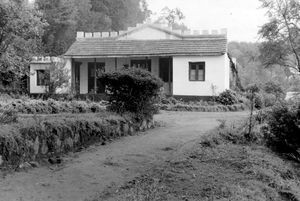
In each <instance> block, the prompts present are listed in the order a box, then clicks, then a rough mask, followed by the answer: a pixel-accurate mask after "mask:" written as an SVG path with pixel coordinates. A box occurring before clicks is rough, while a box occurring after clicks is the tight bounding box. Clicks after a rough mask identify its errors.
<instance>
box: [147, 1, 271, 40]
mask: <svg viewBox="0 0 300 201" xmlns="http://www.w3.org/2000/svg"><path fill="white" fill-rule="evenodd" d="M146 1H147V3H148V5H149V9H150V10H152V11H153V12H156V13H159V11H160V10H161V9H162V8H164V7H166V6H167V7H169V8H170V9H173V8H179V9H180V10H181V11H182V12H183V13H184V15H185V19H184V21H183V22H184V23H185V24H186V25H187V26H188V27H189V28H190V29H192V30H203V29H204V30H207V29H208V30H212V29H222V28H227V29H228V39H229V40H230V41H246V42H256V41H258V40H259V37H258V35H257V32H258V30H259V27H260V26H262V25H263V24H264V23H265V22H267V17H266V15H265V12H266V11H265V10H264V9H262V8H261V3H260V1H259V0H146Z"/></svg>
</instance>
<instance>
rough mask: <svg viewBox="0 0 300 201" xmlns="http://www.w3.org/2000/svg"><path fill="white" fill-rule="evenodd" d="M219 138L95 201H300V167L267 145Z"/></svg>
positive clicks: (212, 138)
mask: <svg viewBox="0 0 300 201" xmlns="http://www.w3.org/2000/svg"><path fill="white" fill-rule="evenodd" d="M236 129H238V128H236ZM216 132H219V130H214V131H212V133H209V135H210V136H208V137H207V138H206V139H205V138H204V139H200V140H199V142H197V143H195V145H194V146H193V148H192V149H190V150H189V151H187V152H185V153H174V154H173V157H172V158H170V159H169V160H168V161H166V162H165V163H164V164H163V165H160V166H157V167H155V168H153V169H152V170H151V171H149V172H148V173H146V174H144V175H142V176H140V177H138V178H136V179H135V180H133V181H130V182H129V183H127V184H126V185H124V186H122V187H121V188H119V189H118V190H117V191H116V190H113V191H108V192H104V193H103V194H101V195H100V196H99V197H98V198H96V199H94V200H93V201H100V200H120V201H121V200H128V201H129V200H130V201H144V200H147V201H158V200H170V201H171V200H172V201H177V200H178V201H179V200H186V201H196V200H204V201H206V200H207V201H210V200H220V201H221V200H233V201H244V200H245V201H246V200H247V201H248V200H249V201H250V200H261V201H265V200H274V201H276V200H278V201H282V200H300V180H299V176H300V169H299V167H300V164H297V163H294V162H292V161H288V160H286V159H284V158H282V157H280V156H278V155H276V154H275V153H274V152H272V151H271V150H270V149H268V148H266V147H265V146H263V145H259V144H256V143H240V142H239V141H237V142H235V143H232V142H229V141H228V140H224V139H221V138H219V139H216V138H215V137H211V135H213V136H217V134H216ZM203 142H205V143H203Z"/></svg>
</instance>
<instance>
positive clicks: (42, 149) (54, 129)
mask: <svg viewBox="0 0 300 201" xmlns="http://www.w3.org/2000/svg"><path fill="white" fill-rule="evenodd" d="M51 116H52V117H51ZM51 116H50V117H49V116H48V117H46V118H45V119H41V117H35V116H33V117H27V118H24V119H22V120H21V121H19V123H13V124H5V125H1V130H0V159H1V160H0V167H1V166H2V167H7V168H16V167H19V166H20V164H22V163H24V162H31V161H38V160H40V159H43V158H49V157H53V156H58V155H61V154H63V153H67V152H69V151H76V150H78V149H81V148H82V147H86V146H88V145H90V144H92V143H96V142H100V143H103V142H106V141H108V140H111V139H115V138H119V137H121V136H126V135H132V134H134V132H135V131H139V130H146V129H149V128H151V127H153V126H154V123H153V120H151V119H148V120H146V119H144V120H143V121H140V122H134V121H132V119H131V118H130V117H129V116H126V117H120V116H118V115H111V114H110V113H108V115H106V116H103V114H101V115H100V114H82V115H80V116H78V115H63V116H62V115H54V116H53V115H51Z"/></svg>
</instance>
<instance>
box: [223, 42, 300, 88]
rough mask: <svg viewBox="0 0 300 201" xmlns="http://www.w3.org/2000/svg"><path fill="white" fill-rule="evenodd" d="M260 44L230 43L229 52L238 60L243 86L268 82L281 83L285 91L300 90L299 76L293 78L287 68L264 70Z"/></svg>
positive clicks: (277, 67) (276, 67)
mask: <svg viewBox="0 0 300 201" xmlns="http://www.w3.org/2000/svg"><path fill="white" fill-rule="evenodd" d="M259 47H260V43H246V42H229V43H228V52H229V54H230V56H232V57H234V58H236V59H237V65H236V68H237V70H238V73H239V77H240V80H241V84H242V86H248V85H249V84H252V83H255V84H257V85H264V84H265V83H266V82H275V83H280V85H281V87H282V88H283V89H284V90H287V89H289V90H291V89H292V90H295V89H297V90H298V88H300V81H299V80H300V78H299V76H292V74H291V72H290V71H289V70H288V69H287V68H282V67H280V66H274V67H273V68H264V65H263V61H262V58H261V57H260V55H261V54H262V53H261V50H260V49H259Z"/></svg>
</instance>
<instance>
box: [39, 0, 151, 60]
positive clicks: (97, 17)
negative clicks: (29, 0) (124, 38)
mask: <svg viewBox="0 0 300 201" xmlns="http://www.w3.org/2000/svg"><path fill="white" fill-rule="evenodd" d="M36 5H37V9H38V10H39V11H41V12H42V13H43V18H44V19H45V20H46V21H47V22H48V23H49V26H48V27H47V29H46V30H45V34H44V36H43V43H44V44H45V48H44V50H45V53H46V54H48V55H51V56H57V55H61V54H63V53H64V52H65V51H66V50H67V49H68V48H69V46H70V45H71V44H72V42H73V41H74V40H75V35H76V31H85V32H96V31H119V30H123V29H126V28H127V27H128V26H133V25H136V24H137V23H141V22H143V21H144V20H145V19H146V17H147V16H148V15H149V10H148V9H147V4H146V2H145V1H144V0H114V1H111V0H85V1H82V0H36Z"/></svg>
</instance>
